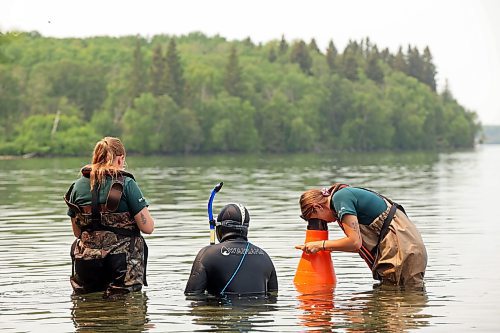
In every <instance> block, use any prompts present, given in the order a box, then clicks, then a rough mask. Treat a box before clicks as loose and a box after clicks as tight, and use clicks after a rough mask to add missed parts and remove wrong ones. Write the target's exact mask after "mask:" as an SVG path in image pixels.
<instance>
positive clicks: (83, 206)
mask: <svg viewBox="0 0 500 333" xmlns="http://www.w3.org/2000/svg"><path fill="white" fill-rule="evenodd" d="M124 169H125V147H124V146H123V144H122V143H121V141H120V140H119V139H118V138H113V137H105V138H103V139H102V140H100V141H99V142H97V143H96V145H95V148H94V152H93V156H92V164H91V165H87V166H85V167H84V168H83V169H82V170H81V173H82V175H81V177H80V178H79V179H78V180H77V181H75V182H74V183H73V184H72V185H71V187H70V188H69V190H68V192H67V193H66V195H65V196H64V200H65V202H66V204H67V205H68V207H69V208H68V215H69V216H70V217H71V223H72V227H73V233H74V235H75V237H76V238H77V239H76V240H75V241H74V242H73V245H72V246H71V259H72V274H71V279H70V282H71V286H72V287H73V290H74V292H75V294H83V293H90V292H95V291H105V296H111V295H114V294H122V293H127V292H130V291H138V290H141V288H142V286H143V285H147V283H146V263H147V245H146V242H145V241H144V238H143V237H142V236H141V232H143V233H146V234H150V233H152V232H153V229H154V221H153V218H152V217H151V215H150V213H149V210H148V202H147V201H146V199H145V198H144V196H143V194H142V192H141V190H140V188H139V186H138V185H137V183H136V182H135V178H134V176H133V175H132V174H130V173H128V172H126V171H124Z"/></svg>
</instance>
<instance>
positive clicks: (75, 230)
mask: <svg viewBox="0 0 500 333" xmlns="http://www.w3.org/2000/svg"><path fill="white" fill-rule="evenodd" d="M71 227H72V228H73V234H74V235H75V237H76V238H80V235H81V234H82V230H81V229H80V227H79V226H77V225H76V217H72V218H71Z"/></svg>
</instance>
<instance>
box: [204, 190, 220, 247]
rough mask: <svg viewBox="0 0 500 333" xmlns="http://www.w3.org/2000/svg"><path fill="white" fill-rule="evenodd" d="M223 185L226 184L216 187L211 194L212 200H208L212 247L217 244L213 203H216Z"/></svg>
mask: <svg viewBox="0 0 500 333" xmlns="http://www.w3.org/2000/svg"><path fill="white" fill-rule="evenodd" d="M222 185H224V183H223V182H220V183H219V184H217V185H216V186H215V187H214V189H213V190H212V193H210V199H209V200H208V223H209V225H210V245H214V244H215V220H214V215H213V213H212V203H213V202H214V197H215V194H216V193H217V192H219V191H220V189H221V188H222Z"/></svg>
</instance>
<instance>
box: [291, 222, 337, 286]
mask: <svg viewBox="0 0 500 333" xmlns="http://www.w3.org/2000/svg"><path fill="white" fill-rule="evenodd" d="M322 240H328V226H327V224H326V222H325V221H322V220H310V221H309V222H308V225H307V231H306V240H305V242H306V243H307V242H314V241H322ZM293 282H294V284H295V287H296V289H297V291H298V292H300V293H302V294H316V293H324V292H325V291H326V290H333V288H334V287H335V285H336V283H337V278H336V276H335V269H334V267H333V262H332V256H331V253H330V251H319V252H317V253H314V254H308V253H305V252H302V257H301V258H300V261H299V265H298V267H297V271H296V272H295V278H294V279H293Z"/></svg>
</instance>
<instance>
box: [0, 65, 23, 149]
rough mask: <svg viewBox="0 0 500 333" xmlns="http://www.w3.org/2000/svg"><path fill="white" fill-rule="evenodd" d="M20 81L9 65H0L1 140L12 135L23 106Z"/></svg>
mask: <svg viewBox="0 0 500 333" xmlns="http://www.w3.org/2000/svg"><path fill="white" fill-rule="evenodd" d="M20 98H21V91H20V87H19V81H18V80H17V79H16V78H15V77H13V75H12V74H11V72H10V71H9V69H8V68H7V67H4V66H2V65H0V141H2V140H6V139H7V138H9V137H10V136H11V132H12V127H13V126H12V124H14V123H16V120H17V114H18V112H19V108H20V106H21V101H20Z"/></svg>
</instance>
